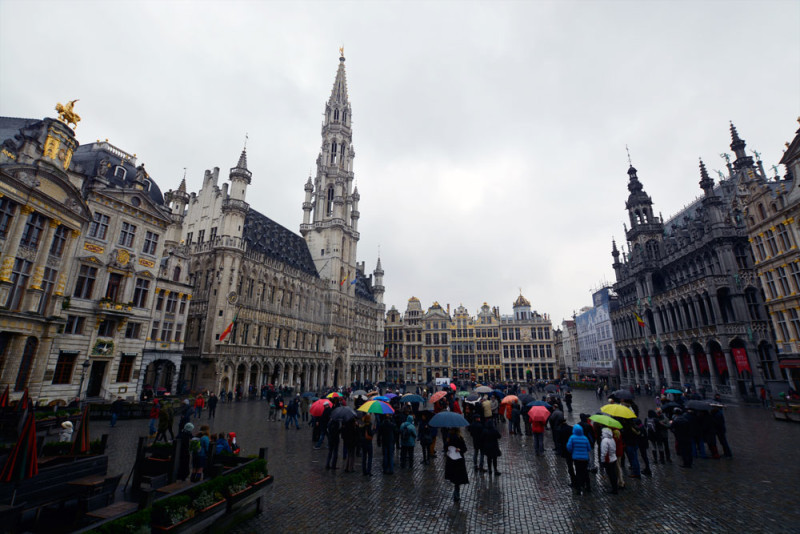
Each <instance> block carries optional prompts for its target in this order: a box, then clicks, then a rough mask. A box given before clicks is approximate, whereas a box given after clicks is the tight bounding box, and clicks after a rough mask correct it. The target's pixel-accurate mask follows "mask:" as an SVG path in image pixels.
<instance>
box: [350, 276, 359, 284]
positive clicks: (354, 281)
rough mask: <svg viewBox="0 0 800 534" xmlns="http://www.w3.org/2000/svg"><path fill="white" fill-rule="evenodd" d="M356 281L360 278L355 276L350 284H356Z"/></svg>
mask: <svg viewBox="0 0 800 534" xmlns="http://www.w3.org/2000/svg"><path fill="white" fill-rule="evenodd" d="M356 282H358V278H353V280H352V281H351V282H350V285H351V286H352V285H353V284H355V283H356Z"/></svg>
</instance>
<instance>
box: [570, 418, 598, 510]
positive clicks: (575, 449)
mask: <svg viewBox="0 0 800 534" xmlns="http://www.w3.org/2000/svg"><path fill="white" fill-rule="evenodd" d="M566 448H567V453H568V454H569V455H570V457H571V459H572V463H573V465H574V466H575V482H574V484H573V487H574V489H575V492H576V493H577V494H578V495H580V494H581V493H582V492H584V491H585V492H586V493H589V492H590V491H591V487H590V485H589V457H590V456H591V453H592V446H591V444H590V443H589V439H588V438H587V437H586V436H584V435H583V427H581V425H575V426H573V427H572V435H571V436H570V437H569V439H568V440H567V445H566Z"/></svg>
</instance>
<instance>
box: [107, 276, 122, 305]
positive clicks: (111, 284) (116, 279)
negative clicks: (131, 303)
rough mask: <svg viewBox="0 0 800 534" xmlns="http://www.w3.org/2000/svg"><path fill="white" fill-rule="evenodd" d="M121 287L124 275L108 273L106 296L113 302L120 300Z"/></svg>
mask: <svg viewBox="0 0 800 534" xmlns="http://www.w3.org/2000/svg"><path fill="white" fill-rule="evenodd" d="M121 287H122V275H121V274H119V273H110V274H109V275H108V285H107V286H106V298H107V299H109V300H111V301H113V302H117V301H119V296H120V294H121V291H120V288H121Z"/></svg>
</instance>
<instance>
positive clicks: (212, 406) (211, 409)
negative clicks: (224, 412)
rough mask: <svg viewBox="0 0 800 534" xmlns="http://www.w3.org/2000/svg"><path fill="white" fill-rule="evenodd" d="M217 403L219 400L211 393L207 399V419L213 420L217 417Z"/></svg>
mask: <svg viewBox="0 0 800 534" xmlns="http://www.w3.org/2000/svg"><path fill="white" fill-rule="evenodd" d="M217 402H219V398H218V397H217V396H216V395H215V394H214V393H212V394H211V396H210V397H208V419H209V420H211V419H214V416H215V415H217Z"/></svg>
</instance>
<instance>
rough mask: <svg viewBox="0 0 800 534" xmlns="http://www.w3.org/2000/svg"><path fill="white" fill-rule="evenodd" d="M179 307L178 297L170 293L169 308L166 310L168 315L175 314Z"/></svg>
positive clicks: (168, 298)
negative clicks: (176, 308)
mask: <svg viewBox="0 0 800 534" xmlns="http://www.w3.org/2000/svg"><path fill="white" fill-rule="evenodd" d="M177 305H178V295H176V294H175V293H170V294H169V295H168V296H167V307H166V308H165V309H164V311H165V312H166V313H175V307H176V306H177Z"/></svg>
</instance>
